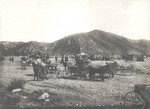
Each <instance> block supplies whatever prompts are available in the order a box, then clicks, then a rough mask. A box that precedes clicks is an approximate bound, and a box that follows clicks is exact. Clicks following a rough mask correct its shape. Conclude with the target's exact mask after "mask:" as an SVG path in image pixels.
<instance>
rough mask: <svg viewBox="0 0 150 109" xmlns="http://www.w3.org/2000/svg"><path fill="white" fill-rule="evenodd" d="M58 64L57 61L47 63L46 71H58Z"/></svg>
mask: <svg viewBox="0 0 150 109" xmlns="http://www.w3.org/2000/svg"><path fill="white" fill-rule="evenodd" d="M57 67H58V64H57V63H51V64H47V65H46V73H47V74H48V73H56V71H57Z"/></svg>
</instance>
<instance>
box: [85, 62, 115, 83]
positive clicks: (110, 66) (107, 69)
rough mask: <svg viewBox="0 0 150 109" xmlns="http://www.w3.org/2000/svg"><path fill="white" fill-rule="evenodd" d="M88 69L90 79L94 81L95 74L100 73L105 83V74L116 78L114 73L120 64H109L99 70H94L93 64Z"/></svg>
mask: <svg viewBox="0 0 150 109" xmlns="http://www.w3.org/2000/svg"><path fill="white" fill-rule="evenodd" d="M87 67H88V69H89V76H90V79H92V77H95V73H99V76H101V79H102V81H104V74H105V73H108V74H109V75H112V77H114V72H115V71H116V70H117V69H118V64H117V62H116V61H115V62H114V63H108V64H106V65H105V66H101V67H99V68H93V67H92V64H90V65H88V66H87Z"/></svg>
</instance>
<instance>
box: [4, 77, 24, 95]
mask: <svg viewBox="0 0 150 109" xmlns="http://www.w3.org/2000/svg"><path fill="white" fill-rule="evenodd" d="M25 83H26V81H25V80H24V79H14V80H12V81H11V82H10V84H9V85H8V88H7V91H10V92H11V91H12V90H13V89H17V88H21V89H22V88H23V85H24V84H25Z"/></svg>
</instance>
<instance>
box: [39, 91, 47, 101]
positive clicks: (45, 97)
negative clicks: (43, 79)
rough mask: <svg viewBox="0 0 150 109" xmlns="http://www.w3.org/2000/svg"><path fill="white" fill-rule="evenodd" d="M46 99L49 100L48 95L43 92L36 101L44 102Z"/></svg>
mask: <svg viewBox="0 0 150 109" xmlns="http://www.w3.org/2000/svg"><path fill="white" fill-rule="evenodd" d="M48 98H49V94H48V93H47V92H45V93H44V94H42V95H41V96H40V97H39V98H38V100H46V99H48Z"/></svg>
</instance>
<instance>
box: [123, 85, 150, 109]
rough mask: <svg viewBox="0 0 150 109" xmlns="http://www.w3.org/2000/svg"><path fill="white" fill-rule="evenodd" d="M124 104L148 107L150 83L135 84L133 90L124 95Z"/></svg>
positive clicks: (142, 108) (146, 108)
mask: <svg viewBox="0 0 150 109" xmlns="http://www.w3.org/2000/svg"><path fill="white" fill-rule="evenodd" d="M124 106H125V107H126V108H127V107H128V106H133V107H136V108H137V109H138V108H139V109H150V84H148V85H146V84H140V85H135V88H134V91H131V92H128V93H127V94H126V95H125V96H124Z"/></svg>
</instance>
